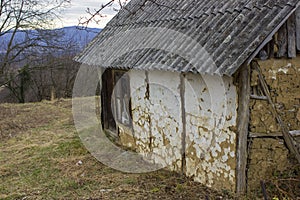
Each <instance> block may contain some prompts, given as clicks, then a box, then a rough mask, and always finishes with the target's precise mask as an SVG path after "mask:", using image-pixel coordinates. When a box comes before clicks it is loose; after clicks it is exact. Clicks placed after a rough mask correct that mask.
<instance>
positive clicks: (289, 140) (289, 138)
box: [252, 62, 300, 163]
mask: <svg viewBox="0 0 300 200" xmlns="http://www.w3.org/2000/svg"><path fill="white" fill-rule="evenodd" d="M252 63H253V67H254V68H255V70H257V72H258V76H259V80H260V83H261V86H262V89H263V91H264V93H265V95H266V96H267V97H268V101H269V104H270V105H271V112H272V114H273V115H274V117H276V119H277V122H278V124H279V126H280V128H281V131H282V134H283V138H284V141H285V143H286V145H287V147H288V149H289V150H290V152H291V154H292V155H294V156H295V158H296V159H297V160H298V162H299V163H300V153H299V151H298V149H297V147H296V146H295V145H294V142H293V137H292V136H291V135H290V133H289V129H288V127H287V126H286V124H285V123H284V122H283V120H282V119H281V116H280V115H279V113H278V111H277V109H276V106H275V104H274V103H273V101H272V98H271V94H270V91H269V88H268V85H267V83H266V81H265V79H264V77H263V75H262V72H261V69H260V66H259V65H258V63H257V62H252Z"/></svg>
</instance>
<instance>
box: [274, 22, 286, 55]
mask: <svg viewBox="0 0 300 200" xmlns="http://www.w3.org/2000/svg"><path fill="white" fill-rule="evenodd" d="M277 42H278V55H277V56H278V57H279V58H282V57H285V56H286V55H287V46H288V42H287V23H284V24H283V26H282V27H281V28H280V29H279V31H278V37H277Z"/></svg>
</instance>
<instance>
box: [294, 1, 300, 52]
mask: <svg viewBox="0 0 300 200" xmlns="http://www.w3.org/2000/svg"><path fill="white" fill-rule="evenodd" d="M295 15H296V44H297V50H298V51H300V7H299V8H297V10H296V11H295Z"/></svg>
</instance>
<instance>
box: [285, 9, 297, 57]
mask: <svg viewBox="0 0 300 200" xmlns="http://www.w3.org/2000/svg"><path fill="white" fill-rule="evenodd" d="M287 33H288V34H287V35H288V57H289V58H296V56H297V50H296V15H295V13H293V14H292V15H291V16H290V18H289V19H288V20H287Z"/></svg>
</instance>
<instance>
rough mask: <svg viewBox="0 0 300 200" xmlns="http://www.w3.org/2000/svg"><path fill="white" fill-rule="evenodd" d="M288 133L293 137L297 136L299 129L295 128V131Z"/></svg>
mask: <svg viewBox="0 0 300 200" xmlns="http://www.w3.org/2000/svg"><path fill="white" fill-rule="evenodd" d="M290 134H291V135H292V136H294V137H299V136H300V130H296V131H290Z"/></svg>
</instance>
